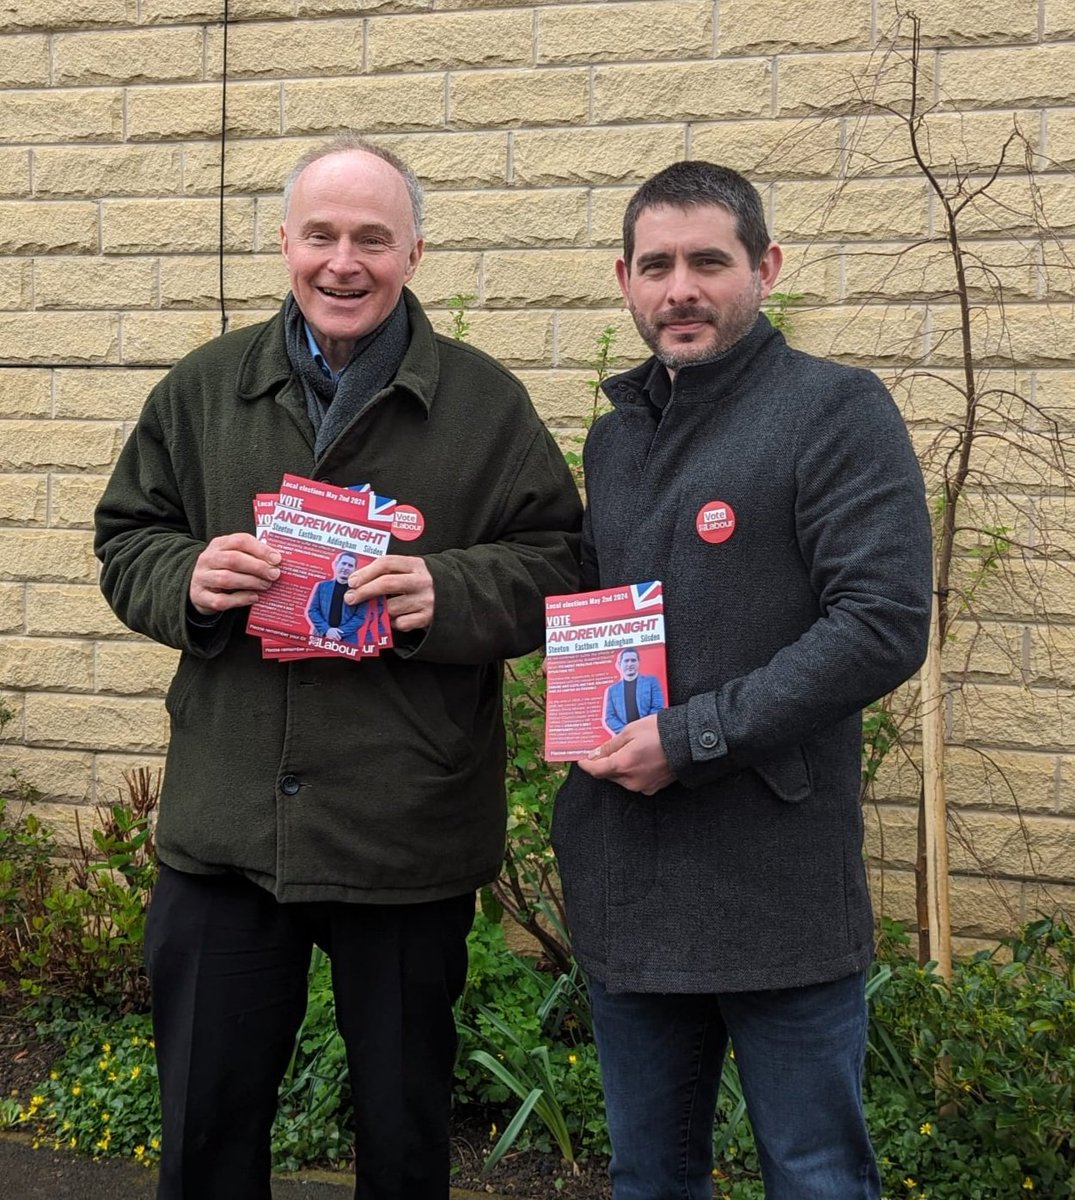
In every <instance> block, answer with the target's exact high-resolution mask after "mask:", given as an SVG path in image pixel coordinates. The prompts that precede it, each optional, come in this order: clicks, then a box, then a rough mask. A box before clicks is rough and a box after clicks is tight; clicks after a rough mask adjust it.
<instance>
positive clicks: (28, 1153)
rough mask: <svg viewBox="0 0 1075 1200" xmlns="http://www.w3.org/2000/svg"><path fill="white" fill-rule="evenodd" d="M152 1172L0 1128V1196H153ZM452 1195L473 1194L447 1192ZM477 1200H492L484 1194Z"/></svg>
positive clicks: (276, 1192)
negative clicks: (35, 1143) (34, 1142)
mask: <svg viewBox="0 0 1075 1200" xmlns="http://www.w3.org/2000/svg"><path fill="white" fill-rule="evenodd" d="M155 1186H156V1176H155V1173H154V1172H153V1171H148V1170H146V1168H145V1167H140V1166H138V1165H137V1164H136V1163H132V1162H127V1161H126V1160H123V1159H117V1158H103V1159H101V1160H100V1162H94V1161H93V1159H92V1158H89V1157H87V1156H86V1155H84V1154H69V1153H64V1152H63V1151H58V1152H57V1151H54V1150H34V1149H33V1148H32V1147H31V1145H30V1142H29V1139H28V1138H26V1137H23V1136H22V1135H21V1134H13V1133H0V1193H2V1195H3V1200H153V1192H154V1187H155ZM353 1186H354V1184H353V1183H352V1181H351V1180H349V1179H347V1178H344V1177H342V1176H333V1175H328V1174H326V1173H324V1172H316V1171H315V1172H311V1173H309V1174H306V1175H301V1176H288V1177H286V1178H284V1177H282V1176H277V1177H276V1178H274V1179H273V1185H272V1195H273V1200H350V1197H351V1195H352V1191H351V1189H352V1188H353ZM452 1196H453V1198H454V1200H467V1198H468V1197H471V1198H473V1200H477V1193H475V1192H462V1191H457V1190H454V1189H453V1191H452ZM481 1200H497V1198H496V1197H495V1196H490V1195H489V1194H488V1193H486V1194H485V1195H484V1196H482V1197H481Z"/></svg>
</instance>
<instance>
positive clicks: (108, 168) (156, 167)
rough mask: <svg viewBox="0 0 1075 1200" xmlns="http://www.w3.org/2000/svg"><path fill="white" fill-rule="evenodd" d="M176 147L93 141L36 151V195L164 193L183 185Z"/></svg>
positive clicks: (178, 188)
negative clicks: (89, 145)
mask: <svg viewBox="0 0 1075 1200" xmlns="http://www.w3.org/2000/svg"><path fill="white" fill-rule="evenodd" d="M182 180H183V176H182V156H181V153H180V150H179V148H178V147H175V146H131V145H127V146H94V147H92V148H89V147H76V148H68V147H64V148H63V149H50V148H48V149H47V148H42V149H39V150H35V151H34V194H35V195H37V196H88V197H91V198H92V199H94V200H96V199H97V198H98V197H100V196H145V195H152V196H160V195H162V194H165V193H168V192H175V193H178V192H179V191H180V190H181V187H182Z"/></svg>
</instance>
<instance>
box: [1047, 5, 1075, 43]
mask: <svg viewBox="0 0 1075 1200" xmlns="http://www.w3.org/2000/svg"><path fill="white" fill-rule="evenodd" d="M1044 26H1045V27H1044V29H1043V31H1042V32H1043V34H1044V36H1045V37H1046V38H1056V39H1060V38H1071V37H1075V0H1045V22H1044Z"/></svg>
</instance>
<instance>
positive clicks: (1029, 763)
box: [944, 746, 1071, 813]
mask: <svg viewBox="0 0 1075 1200" xmlns="http://www.w3.org/2000/svg"><path fill="white" fill-rule="evenodd" d="M944 782H945V794H946V796H947V799H948V803H949V804H952V805H955V806H957V807H959V808H977V809H982V808H988V809H994V810H995V809H1014V808H1015V807H1016V806H1018V808H1019V809H1020V810H1022V811H1023V812H1040V813H1058V812H1060V811H1061V805H1062V803H1063V798H1062V796H1061V789H1060V759H1059V758H1058V757H1057V756H1056V755H1055V754H1027V753H1020V752H1019V751H1014V750H1001V749H997V748H995V747H991V748H990V749H989V750H988V752H985V753H983V752H981V751H976V750H971V749H968V748H966V747H963V746H949V747H948V748H947V750H946V751H945V763H944ZM1070 807H1071V806H1070V805H1069V806H1068V808H1069V811H1070Z"/></svg>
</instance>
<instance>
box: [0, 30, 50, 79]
mask: <svg viewBox="0 0 1075 1200" xmlns="http://www.w3.org/2000/svg"><path fill="white" fill-rule="evenodd" d="M0 21H3V16H2V15H0ZM48 82H49V43H48V38H47V37H44V36H43V35H42V36H29V35H24V36H22V37H18V36H15V37H12V36H7V37H0V88H28V87H45V86H47V85H48Z"/></svg>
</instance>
